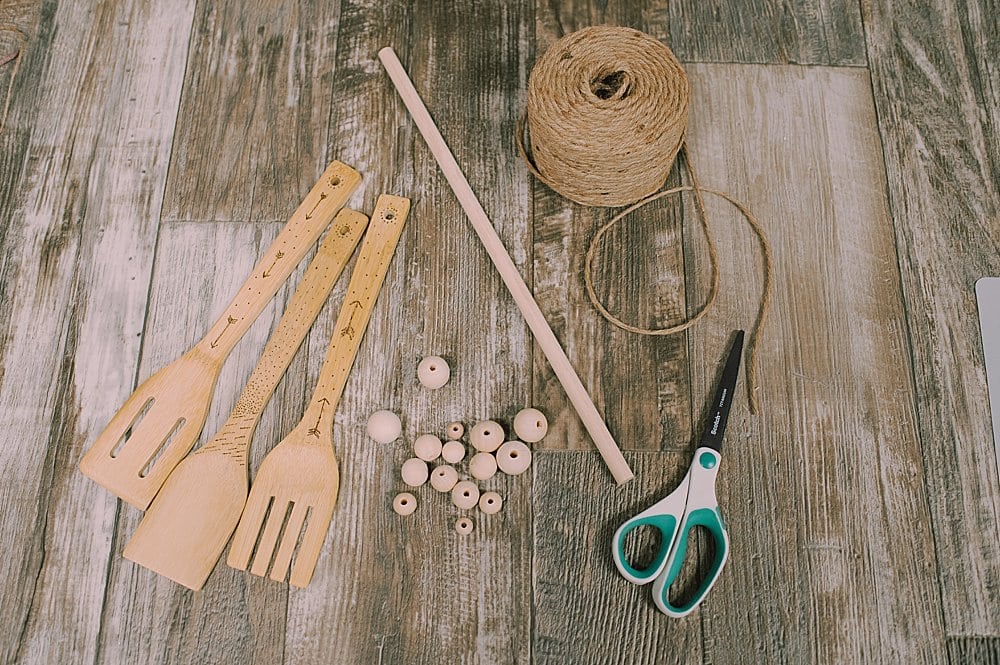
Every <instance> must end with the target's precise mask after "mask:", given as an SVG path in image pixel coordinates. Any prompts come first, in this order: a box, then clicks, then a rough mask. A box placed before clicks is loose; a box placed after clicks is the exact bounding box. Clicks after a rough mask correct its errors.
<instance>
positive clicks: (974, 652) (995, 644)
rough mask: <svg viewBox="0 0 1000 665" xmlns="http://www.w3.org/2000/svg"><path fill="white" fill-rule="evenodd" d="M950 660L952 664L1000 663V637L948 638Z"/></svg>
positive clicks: (981, 664) (997, 664) (996, 664)
mask: <svg viewBox="0 0 1000 665" xmlns="http://www.w3.org/2000/svg"><path fill="white" fill-rule="evenodd" d="M948 662H949V663H951V664H952V665H966V664H967V663H975V664H976V665H1000V639H997V638H996V637H954V638H952V637H950V638H948Z"/></svg>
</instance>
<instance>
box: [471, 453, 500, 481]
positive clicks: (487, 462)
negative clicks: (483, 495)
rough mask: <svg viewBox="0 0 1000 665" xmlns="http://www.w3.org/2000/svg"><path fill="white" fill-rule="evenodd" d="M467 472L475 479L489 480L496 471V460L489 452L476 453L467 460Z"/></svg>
mask: <svg viewBox="0 0 1000 665" xmlns="http://www.w3.org/2000/svg"><path fill="white" fill-rule="evenodd" d="M469 473H470V474H472V477H473V478H475V479H476V480H489V479H490V478H492V477H493V476H495V475H496V473H497V460H496V458H495V457H493V455H491V454H489V453H476V454H475V455H473V456H472V459H470V460H469Z"/></svg>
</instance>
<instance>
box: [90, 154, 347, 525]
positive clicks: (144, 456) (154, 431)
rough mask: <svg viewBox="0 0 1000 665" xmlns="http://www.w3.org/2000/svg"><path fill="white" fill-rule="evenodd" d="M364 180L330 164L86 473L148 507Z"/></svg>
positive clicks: (102, 439)
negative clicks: (234, 358) (222, 382)
mask: <svg viewBox="0 0 1000 665" xmlns="http://www.w3.org/2000/svg"><path fill="white" fill-rule="evenodd" d="M360 182H361V175H360V174H359V173H358V172H357V171H355V170H354V169H352V168H351V167H349V166H347V165H346V164H343V163H341V162H333V163H332V164H330V166H328V167H327V169H326V171H324V172H323V176H322V177H321V178H320V180H319V182H317V183H316V184H315V185H314V186H313V188H312V190H311V191H310V192H309V195H308V196H306V199H305V201H303V202H302V204H301V205H300V206H299V208H298V210H296V211H295V213H294V214H293V215H292V217H291V219H289V220H288V223H287V224H286V225H285V227H284V228H283V229H282V230H281V233H279V234H278V237H277V238H275V239H274V242H272V243H271V246H270V247H269V248H268V249H267V251H265V252H264V255H263V257H262V258H261V259H260V261H258V262H257V265H256V266H255V267H254V269H253V274H252V275H250V277H249V278H247V280H246V282H245V283H244V284H243V287H242V288H241V289H240V291H239V293H237V294H236V297H235V298H234V299H233V301H232V302H231V303H230V304H229V307H227V308H226V311H225V312H223V314H222V316H221V317H220V318H219V320H218V321H216V323H215V325H213V326H212V328H211V329H210V330H209V331H208V334H207V335H205V337H204V338H202V340H201V341H199V342H198V343H197V344H195V345H194V347H193V348H192V349H191V350H190V351H188V352H187V353H185V354H184V355H183V356H181V357H180V358H178V359H177V360H175V361H174V362H172V363H170V364H169V365H167V366H166V367H164V368H163V369H161V370H160V371H158V372H156V373H155V374H153V375H152V376H151V377H149V378H148V379H146V380H145V381H144V382H143V383H142V385H140V386H139V387H138V388H137V389H136V391H135V392H134V393H132V396H131V397H129V398H128V399H127V400H126V401H125V404H123V405H122V407H121V408H120V409H119V410H118V413H116V414H115V415H114V417H113V418H112V419H111V422H110V423H108V426H107V427H105V428H104V431H103V432H101V434H100V435H99V436H98V437H97V440H96V441H95V442H94V445H93V446H92V447H91V448H90V450H88V451H87V454H86V455H84V456H83V459H82V460H81V461H80V470H81V471H82V472H83V473H84V474H85V475H87V476H89V477H90V478H92V479H94V480H95V481H96V482H98V483H99V484H101V485H103V486H104V487H106V488H107V489H109V490H111V491H112V492H114V493H115V494H117V495H118V496H119V497H121V498H122V499H124V500H125V501H127V502H129V503H131V504H132V505H133V506H135V507H136V508H139V509H142V510H145V509H146V507H147V506H148V505H149V502H150V501H152V500H153V497H154V496H155V495H156V492H157V491H158V490H159V489H160V486H161V485H163V481H164V480H166V479H167V476H168V475H169V474H170V472H171V471H172V470H173V468H174V467H175V466H176V465H177V463H178V462H180V461H181V459H183V458H184V456H185V455H187V454H188V451H190V450H191V447H192V446H194V444H195V442H196V441H197V440H198V435H199V434H200V433H201V428H202V426H203V425H204V424H205V418H206V416H207V415H208V408H209V406H210V405H211V402H212V394H213V393H214V392H215V382H216V380H217V379H218V377H219V371H220V370H221V369H222V363H223V362H224V361H225V359H226V358H227V357H228V356H229V353H230V351H232V350H233V347H234V346H236V342H238V341H239V340H240V338H241V337H243V333H245V332H246V331H247V329H248V328H249V327H250V325H251V324H252V323H253V322H254V320H256V318H257V317H258V316H259V315H260V313H261V312H262V311H263V310H264V307H265V305H267V303H268V301H270V300H271V298H272V297H274V294H275V293H277V292H278V289H279V288H281V285H282V284H283V283H284V282H285V280H286V279H288V276H289V275H291V274H292V271H293V270H295V266H297V265H298V264H299V262H300V261H301V260H302V257H304V256H305V255H306V252H308V251H309V248H310V247H312V246H313V244H314V243H315V242H316V240H317V238H319V235H320V233H322V232H323V229H325V228H326V227H327V226H329V225H330V221H331V220H332V219H333V217H334V215H336V214H337V212H338V211H339V210H340V209H341V208H342V207H343V206H344V204H345V203H346V202H347V199H348V197H350V195H351V193H353V192H354V190H355V188H357V186H358V184H360Z"/></svg>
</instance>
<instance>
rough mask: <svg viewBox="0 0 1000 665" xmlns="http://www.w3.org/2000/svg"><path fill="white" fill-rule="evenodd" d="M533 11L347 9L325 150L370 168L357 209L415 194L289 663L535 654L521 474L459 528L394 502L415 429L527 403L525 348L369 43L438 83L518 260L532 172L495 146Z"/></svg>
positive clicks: (343, 418)
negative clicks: (445, 368)
mask: <svg viewBox="0 0 1000 665" xmlns="http://www.w3.org/2000/svg"><path fill="white" fill-rule="evenodd" d="M531 21H532V16H531V14H530V12H529V11H527V10H525V9H523V8H522V7H520V6H519V5H512V6H507V5H500V4H499V3H497V4H493V3H490V4H488V5H482V4H479V3H475V4H474V3H459V4H458V5H457V6H452V5H449V6H444V5H441V4H440V3H431V2H420V3H414V4H413V5H410V4H408V3H385V4H383V3H376V2H344V3H343V4H342V8H341V28H342V31H341V34H340V35H339V36H338V44H339V47H338V60H337V63H336V80H335V83H334V85H335V87H336V89H337V91H338V94H337V102H336V105H335V107H334V109H333V112H332V114H331V118H330V122H331V125H330V127H331V150H337V151H338V152H337V154H338V155H339V156H340V157H341V158H342V159H345V160H350V161H351V162H352V163H353V164H356V165H357V167H358V169H359V170H361V171H362V172H363V173H365V175H366V191H365V201H366V205H365V209H367V208H368V207H370V205H371V202H372V201H374V197H375V195H376V194H377V193H379V192H380V191H389V192H394V193H400V194H404V195H410V196H412V198H413V208H412V209H411V211H410V219H409V221H408V222H407V229H406V231H405V232H404V235H403V239H402V240H401V242H400V245H399V247H398V249H397V251H396V257H395V261H394V267H393V268H392V269H390V271H389V274H388V277H387V278H386V288H385V290H384V292H383V293H382V294H381V296H380V297H379V302H378V303H377V305H376V307H375V311H374V312H373V315H372V320H371V323H370V324H369V330H368V333H367V336H366V339H365V341H364V343H363V344H362V346H361V349H360V350H359V353H358V357H357V360H356V364H355V370H354V372H352V375H351V379H350V381H349V382H348V386H347V388H346V391H345V394H344V399H343V400H342V402H341V407H340V410H339V412H338V415H337V424H336V429H335V433H334V442H335V445H336V446H337V454H338V458H339V460H340V469H341V479H342V486H341V493H340V499H339V502H338V506H337V509H336V510H335V511H334V515H333V521H332V524H331V529H330V536H329V537H328V539H327V543H326V546H325V547H324V552H323V553H322V555H321V556H320V559H319V562H318V564H317V568H316V573H315V576H314V578H313V581H312V582H311V584H310V586H309V588H308V589H306V590H304V591H296V592H294V593H292V594H291V596H290V605H289V627H288V631H289V632H288V637H287V641H286V662H289V663H326V662H331V661H333V662H382V663H440V662H454V663H474V662H481V663H507V662H526V661H528V659H529V654H530V635H529V626H530V618H528V617H529V616H530V615H527V616H526V614H525V608H528V607H530V568H529V565H530V559H529V556H530V538H529V533H530V530H529V529H530V512H529V510H528V498H529V496H530V483H528V482H522V483H511V484H510V486H509V488H505V486H504V485H500V484H498V485H497V487H498V488H499V489H501V493H502V494H503V495H504V497H505V499H506V501H507V503H506V505H505V507H504V510H503V512H502V513H501V514H500V515H498V516H497V517H498V519H495V520H488V521H481V520H480V519H479V518H478V516H477V517H475V520H476V530H475V531H474V532H473V534H472V535H471V536H469V537H466V538H459V537H458V536H457V534H456V533H455V531H454V529H453V526H454V522H455V519H457V517H458V516H459V515H460V514H462V513H460V511H458V510H457V509H456V508H454V507H453V506H451V504H450V502H449V501H448V500H447V499H446V498H445V497H444V496H443V495H440V494H437V493H436V492H434V491H433V490H431V489H430V487H427V486H425V487H424V488H421V490H420V491H417V492H416V495H417V499H418V501H419V502H420V503H421V506H420V507H419V508H418V510H417V512H416V513H415V514H414V515H412V516H410V517H409V518H407V519H406V520H401V518H399V517H398V516H397V515H395V514H394V513H392V512H391V510H390V505H391V501H392V497H393V495H394V494H395V493H396V492H398V491H401V490H402V489H403V485H402V483H401V481H400V479H399V475H398V473H399V465H400V464H401V463H402V462H403V460H405V459H406V458H407V457H410V456H412V453H411V452H410V448H409V446H410V444H411V443H412V440H413V438H415V437H416V435H418V434H420V433H424V432H433V433H436V434H437V435H438V436H443V435H444V428H445V426H446V424H447V423H449V422H451V421H453V420H459V419H460V420H463V421H465V422H466V426H467V427H468V426H471V424H472V422H474V421H475V420H478V419H481V418H485V417H489V416H496V417H499V418H501V419H502V420H505V421H507V420H509V419H510V418H512V417H513V415H514V413H516V411H517V410H518V409H519V408H521V407H523V406H524V405H525V404H526V403H527V401H528V397H529V394H528V385H529V384H528V383H527V381H528V377H529V376H530V374H529V372H528V370H527V368H529V367H530V362H531V359H530V345H529V336H528V332H527V329H526V327H525V324H524V322H523V321H522V320H521V316H520V314H519V313H518V311H517V309H516V307H515V306H514V304H513V302H512V301H511V300H510V299H509V296H508V295H507V293H506V290H505V288H504V287H503V285H502V282H501V280H500V278H499V276H498V275H497V274H496V273H495V271H494V269H493V267H492V266H491V265H490V263H489V259H488V258H487V256H486V253H485V251H484V250H483V249H482V247H481V246H480V244H479V241H478V239H477V238H476V237H475V235H474V233H473V232H472V230H471V229H470V228H469V222H468V221H467V220H466V219H465V217H464V213H463V212H462V210H461V208H460V207H459V205H458V202H457V201H456V200H455V198H454V195H453V194H452V192H451V189H450V188H449V187H448V185H447V183H446V182H445V180H444V177H443V176H442V175H441V174H440V173H439V171H438V169H437V166H436V164H435V163H434V160H433V157H432V156H431V155H430V153H429V151H428V149H427V147H426V146H425V145H423V143H422V139H421V138H420V137H419V135H418V134H417V133H416V130H415V129H414V128H413V127H412V125H411V124H410V121H409V118H408V116H407V113H406V110H405V109H404V108H403V105H402V102H401V101H400V100H399V98H398V95H396V93H395V92H394V90H393V88H392V85H391V83H390V82H389V80H388V77H387V76H386V75H385V73H384V72H383V71H382V67H381V66H380V65H379V63H378V61H377V59H376V53H377V51H378V50H379V49H380V48H382V47H383V46H386V45H392V46H394V47H395V48H396V50H397V52H398V53H399V56H400V58H401V60H402V61H403V62H404V64H406V65H407V67H408V69H409V72H410V75H411V76H412V77H413V80H414V84H415V86H416V87H417V89H418V90H426V91H429V92H432V93H433V94H429V95H428V99H427V104H428V107H429V108H430V111H431V114H432V115H433V116H434V119H435V121H436V122H437V123H438V124H439V126H440V128H441V132H442V134H443V135H444V136H445V138H446V139H447V141H448V142H449V144H450V145H451V146H452V147H453V149H454V151H455V157H456V159H457V160H458V162H459V163H460V164H461V165H462V167H463V168H464V169H465V171H466V174H467V176H468V178H469V180H470V182H471V184H472V187H473V189H474V190H475V191H476V192H477V194H478V195H479V196H480V197H481V200H482V203H483V206H484V208H485V209H486V210H487V212H488V213H490V214H491V216H492V217H493V220H494V223H495V225H496V227H497V231H498V233H499V234H500V236H501V238H502V239H503V240H504V243H505V245H506V246H507V248H508V249H509V251H510V252H511V255H512V256H513V257H514V260H515V263H516V264H517V265H518V266H519V267H520V268H522V269H523V268H524V266H526V265H527V261H528V256H529V249H530V245H529V243H528V240H527V238H526V237H525V235H524V223H525V222H524V215H523V214H521V213H519V211H524V210H526V208H527V193H528V192H527V178H526V175H525V172H524V171H523V170H522V169H520V168H515V167H513V166H510V167H509V166H507V165H508V164H516V162H512V161H509V160H510V159H511V158H510V157H509V156H508V155H512V154H513V152H512V148H513V145H512V144H508V147H507V149H506V150H505V149H504V148H503V147H502V146H498V145H496V144H495V143H494V140H495V139H496V137H511V136H512V133H513V130H514V125H515V123H516V118H517V112H518V109H519V103H520V90H521V81H522V80H523V78H524V76H526V69H525V50H524V49H525V45H526V44H527V36H526V33H528V32H529V31H530V25H531ZM442 54H448V55H447V57H443V55H442ZM463 91H465V92H463ZM468 91H472V92H468ZM501 165H502V166H501ZM324 351H325V346H319V347H315V351H314V347H310V353H311V354H312V353H314V352H315V354H316V356H315V357H317V358H318V357H320V356H321V354H322V353H323V352H324ZM432 354H438V355H442V356H444V357H445V358H446V359H447V360H448V361H449V363H450V364H451V368H452V375H451V381H450V382H449V383H448V384H447V385H446V386H445V387H444V388H441V389H439V390H436V391H429V390H427V389H425V388H422V387H421V386H420V385H419V384H418V383H417V381H416V366H417V363H418V362H419V360H420V359H421V358H422V357H424V356H426V355H432ZM482 368H491V370H490V371H483V369H482ZM312 369H313V368H311V370H312ZM315 369H318V368H315ZM313 371H315V370H313ZM380 408H388V409H392V410H394V411H396V412H397V413H399V414H400V415H401V416H402V419H403V428H404V438H403V439H401V440H400V441H397V442H396V443H394V444H390V445H388V446H380V445H378V444H376V443H374V442H372V441H371V440H369V439H368V438H367V436H366V435H365V433H364V432H365V421H366V420H367V417H368V415H369V414H370V413H372V412H373V411H375V410H377V409H380ZM501 480H502V479H497V481H496V482H497V483H499V482H500V481H501ZM520 480H522V481H527V479H525V478H522V479H520Z"/></svg>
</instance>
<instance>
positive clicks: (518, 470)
mask: <svg viewBox="0 0 1000 665" xmlns="http://www.w3.org/2000/svg"><path fill="white" fill-rule="evenodd" d="M497 466H499V467H500V470H501V471H503V472H504V473H506V474H507V475H509V476H516V475H519V474H522V473H524V472H525V471H527V470H528V467H529V466H531V449H530V448H528V446H526V445H524V444H523V443H521V442H520V441H508V442H507V443H505V444H503V445H502V446H500V450H498V451H497Z"/></svg>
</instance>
